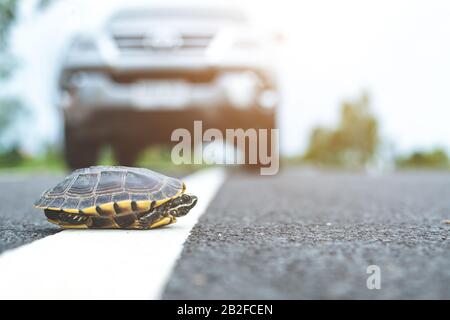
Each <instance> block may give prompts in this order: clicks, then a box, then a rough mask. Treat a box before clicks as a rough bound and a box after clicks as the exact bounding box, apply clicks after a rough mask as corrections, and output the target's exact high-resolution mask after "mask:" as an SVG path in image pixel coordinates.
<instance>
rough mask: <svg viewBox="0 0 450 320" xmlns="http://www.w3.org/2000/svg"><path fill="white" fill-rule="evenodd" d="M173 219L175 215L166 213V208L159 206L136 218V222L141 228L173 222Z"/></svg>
mask: <svg viewBox="0 0 450 320" xmlns="http://www.w3.org/2000/svg"><path fill="white" fill-rule="evenodd" d="M175 221H176V219H175V217H173V216H172V215H170V214H168V213H167V208H165V207H164V206H161V207H158V208H156V209H155V210H154V211H152V212H149V213H148V214H146V215H144V216H142V217H141V218H140V219H139V220H138V223H139V226H140V228H142V229H154V228H159V227H162V226H165V225H168V224H171V223H174V222H175Z"/></svg>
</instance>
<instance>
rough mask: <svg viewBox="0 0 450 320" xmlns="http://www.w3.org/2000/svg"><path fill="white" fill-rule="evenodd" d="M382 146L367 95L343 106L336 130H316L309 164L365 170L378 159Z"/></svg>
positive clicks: (309, 154) (312, 134) (307, 158)
mask: <svg viewBox="0 0 450 320" xmlns="http://www.w3.org/2000/svg"><path fill="white" fill-rule="evenodd" d="M378 144H379V137H378V121H377V119H376V118H375V116H374V115H372V113H371V110H370V99H369V96H368V95H367V94H366V93H364V94H362V95H361V97H360V98H358V99H356V100H354V101H346V102H344V103H343V104H342V107H341V112H340V120H339V124H338V126H337V127H336V128H331V129H328V128H323V127H316V128H314V129H313V130H312V133H311V136H310V142H309V147H308V150H307V152H306V154H305V156H304V158H305V160H307V161H310V162H313V163H318V164H324V165H331V166H338V167H362V166H364V165H365V164H367V163H368V162H369V161H370V160H371V159H372V158H373V156H374V155H375V153H376V150H377V147H378Z"/></svg>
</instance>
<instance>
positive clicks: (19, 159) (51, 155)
mask: <svg viewBox="0 0 450 320" xmlns="http://www.w3.org/2000/svg"><path fill="white" fill-rule="evenodd" d="M19 2H20V1H19V0H0V86H1V85H2V84H1V82H4V81H6V80H8V78H9V77H10V76H11V75H12V73H13V71H14V70H15V68H16V67H17V63H16V61H15V59H14V57H13V56H12V55H11V54H10V53H9V50H8V44H9V41H8V40H9V34H10V31H11V27H12V26H13V24H14V22H15V21H16V19H17V17H18V10H19ZM51 2H53V1H52V0H40V1H38V2H37V4H36V5H37V8H38V9H45V8H46V7H47V6H48V5H49V4H50V3H51ZM26 111H27V109H26V108H25V106H24V105H23V104H22V103H21V101H20V100H19V99H18V98H16V97H9V96H4V92H3V93H2V95H1V96H0V167H3V168H4V167H8V168H10V167H17V166H21V167H36V166H40V165H41V164H42V163H43V161H45V162H44V163H47V165H46V167H50V168H52V167H53V166H57V167H61V160H60V159H61V156H60V154H58V153H57V152H56V151H55V150H53V149H52V148H50V147H49V148H47V150H46V151H45V152H44V154H43V155H41V156H40V157H38V158H35V159H32V158H30V157H28V156H26V155H24V154H22V152H21V150H20V146H19V143H20V134H18V132H17V131H15V129H17V128H16V127H17V123H19V121H20V120H24V119H25V120H29V119H26V117H27V116H28V113H27V112H26Z"/></svg>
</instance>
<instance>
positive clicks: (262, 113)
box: [59, 7, 278, 168]
mask: <svg viewBox="0 0 450 320" xmlns="http://www.w3.org/2000/svg"><path fill="white" fill-rule="evenodd" d="M261 33H262V32H258V31H257V30H256V31H255V30H254V29H252V27H251V25H250V23H249V20H248V19H247V18H246V16H245V15H244V14H243V12H241V11H239V10H236V9H230V8H214V7H195V8H192V7H191V8H183V7H145V8H142V7H140V8H128V9H125V10H121V11H118V12H116V13H115V14H113V15H112V16H111V17H110V19H108V20H107V23H106V24H105V25H104V27H102V28H101V29H100V30H95V31H93V32H91V33H89V34H78V35H77V36H76V37H75V38H74V39H73V41H72V42H71V44H70V46H69V49H68V50H67V54H66V56H65V59H64V64H63V67H62V70H61V76H60V82H59V85H60V90H61V106H62V107H63V110H64V121H65V156H66V160H67V163H68V165H69V166H70V167H71V168H79V167H86V166H90V165H93V164H95V163H96V161H97V158H98V156H99V151H100V149H101V148H102V147H103V146H106V145H108V146H111V147H112V148H113V150H114V153H115V156H116V159H117V161H118V162H119V163H120V164H122V165H130V166H131V165H133V164H134V163H135V162H136V159H137V158H138V156H139V153H140V152H141V151H142V150H143V149H145V148H146V147H147V146H150V145H154V144H170V143H172V142H171V141H170V137H171V133H172V131H173V130H174V129H177V128H186V129H188V130H192V128H193V121H194V120H202V121H203V129H207V128H217V129H220V130H222V131H225V129H227V128H228V129H232V128H243V129H247V128H255V129H259V128H266V129H271V128H275V126H276V107H277V104H278V89H277V83H276V73H275V70H274V68H273V67H272V64H271V61H270V59H271V57H270V54H269V52H270V49H271V46H273V41H272V40H273V37H272V36H273V35H271V34H264V33H262V34H261ZM269 142H270V139H269Z"/></svg>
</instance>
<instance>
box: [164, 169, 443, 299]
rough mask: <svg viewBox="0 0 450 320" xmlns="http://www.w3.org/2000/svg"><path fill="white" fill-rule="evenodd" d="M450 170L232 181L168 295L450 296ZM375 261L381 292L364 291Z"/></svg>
mask: <svg viewBox="0 0 450 320" xmlns="http://www.w3.org/2000/svg"><path fill="white" fill-rule="evenodd" d="M449 218H450V174H443V173H408V174H406V173H404V174H388V175H385V176H381V177H368V176H365V175H361V174H348V173H347V174H343V173H332V172H328V173H314V172H308V171H304V170H285V171H283V172H282V173H281V174H280V175H279V176H276V177H271V178H267V177H266V178H261V177H254V176H243V175H234V176H232V177H231V178H229V179H228V181H227V182H226V184H225V185H224V187H223V188H222V190H221V192H220V194H218V195H217V197H216V200H215V201H213V202H212V204H211V206H210V208H209V210H208V211H207V213H206V214H205V215H204V216H203V217H202V218H201V220H200V222H199V223H198V224H197V225H196V227H194V229H193V231H192V234H191V236H190V237H189V239H188V242H187V244H186V246H185V248H184V251H183V253H182V256H181V259H180V260H179V261H178V264H177V267H176V269H175V271H174V273H173V276H172V278H171V280H170V282H169V283H168V286H167V288H166V291H165V294H164V298H167V299H200V298H202V299H211V298H221V299H235V298H238V299H249V298H252V299H310V298H317V299H334V298H337V299H343V298H355V299H362V298H367V299H374V298H375V299H381V298H387V299H389V298H400V299H407V298H430V299H433V298H447V299H449V298H450V240H449V230H450V226H449V225H444V224H442V223H441V222H442V220H443V219H449ZM369 265H378V266H379V267H380V270H381V289H380V290H376V289H375V290H369V289H367V285H366V280H367V277H368V276H369V275H368V274H366V271H367V267H368V266H369Z"/></svg>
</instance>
